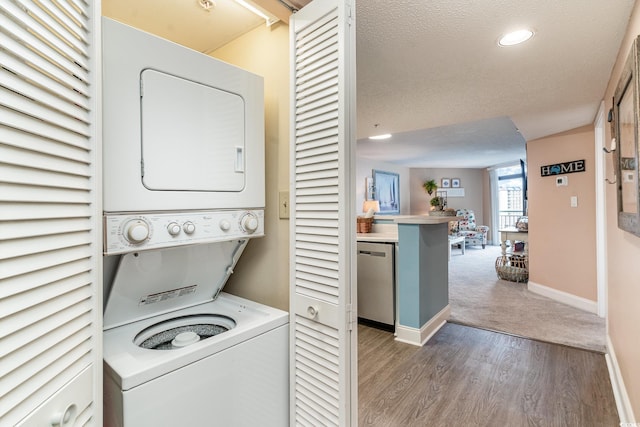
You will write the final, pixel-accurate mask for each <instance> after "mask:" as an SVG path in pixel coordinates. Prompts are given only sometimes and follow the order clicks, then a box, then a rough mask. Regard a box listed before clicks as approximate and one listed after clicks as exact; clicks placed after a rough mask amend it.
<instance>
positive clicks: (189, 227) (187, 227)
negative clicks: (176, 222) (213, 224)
mask: <svg viewBox="0 0 640 427" xmlns="http://www.w3.org/2000/svg"><path fill="white" fill-rule="evenodd" d="M182 229H183V230H184V232H185V233H187V234H193V232H194V231H196V226H195V224H194V223H192V222H191V221H187V222H185V223H184V224H182Z"/></svg>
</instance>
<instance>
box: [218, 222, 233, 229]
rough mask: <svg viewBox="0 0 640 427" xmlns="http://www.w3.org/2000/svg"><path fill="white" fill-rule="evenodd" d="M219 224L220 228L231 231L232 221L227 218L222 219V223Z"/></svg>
mask: <svg viewBox="0 0 640 427" xmlns="http://www.w3.org/2000/svg"><path fill="white" fill-rule="evenodd" d="M218 225H219V226H220V230H222V231H229V229H230V228H231V223H230V222H229V221H227V220H226V219H223V220H220V223H219V224H218Z"/></svg>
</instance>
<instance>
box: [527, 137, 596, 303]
mask: <svg viewBox="0 0 640 427" xmlns="http://www.w3.org/2000/svg"><path fill="white" fill-rule="evenodd" d="M594 141H595V133H594V129H593V126H585V127H582V128H579V129H575V130H572V131H569V132H565V133H562V134H557V135H553V136H549V137H546V138H541V139H537V140H533V141H528V142H527V163H528V175H529V181H528V183H529V259H530V262H529V280H530V281H531V282H534V283H536V284H538V285H543V286H547V287H549V288H553V289H556V290H559V291H562V292H566V293H569V294H571V295H575V296H578V297H582V298H586V299H588V300H591V301H596V299H597V288H596V267H595V265H596V242H595V231H594V230H595V187H594V186H595V154H594ZM582 159H585V160H586V172H578V173H572V174H567V175H566V177H567V178H568V181H569V185H567V186H561V187H558V186H556V182H555V181H556V180H555V177H553V176H547V177H541V176H540V167H541V166H544V165H551V164H555V163H562V162H568V161H572V160H582ZM571 196H577V198H578V207H576V208H572V207H571V205H570V197H571Z"/></svg>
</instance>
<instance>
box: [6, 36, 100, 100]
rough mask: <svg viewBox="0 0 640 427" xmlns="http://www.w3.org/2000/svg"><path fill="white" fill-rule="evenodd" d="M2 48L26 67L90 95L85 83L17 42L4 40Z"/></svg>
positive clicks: (85, 94)
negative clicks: (26, 49)
mask: <svg viewBox="0 0 640 427" xmlns="http://www.w3.org/2000/svg"><path fill="white" fill-rule="evenodd" d="M0 47H2V48H3V49H5V50H6V51H7V52H9V53H10V54H11V55H13V56H15V57H16V59H17V60H18V61H21V62H23V63H24V64H25V65H26V66H31V67H33V68H34V69H36V70H38V71H41V72H43V73H45V74H48V75H49V76H51V77H52V78H54V79H55V80H57V81H59V82H61V83H62V84H65V85H67V86H69V87H70V88H72V89H73V90H76V91H78V93H80V94H82V95H84V96H87V95H88V93H87V88H86V87H84V85H83V82H82V81H81V80H80V79H78V78H76V77H75V76H74V75H73V74H68V73H66V72H65V71H64V70H62V69H60V68H59V67H57V66H56V65H54V64H52V63H51V62H49V61H48V60H47V59H46V58H43V57H42V56H40V55H36V54H35V53H33V52H31V51H25V50H24V49H23V46H22V45H20V44H19V43H18V42H17V41H15V40H13V39H7V38H3V40H2V41H1V42H0ZM85 77H86V76H85Z"/></svg>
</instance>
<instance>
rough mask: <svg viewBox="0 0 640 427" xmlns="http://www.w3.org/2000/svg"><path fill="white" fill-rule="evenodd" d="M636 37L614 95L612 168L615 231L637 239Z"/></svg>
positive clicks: (639, 209) (639, 232)
mask: <svg viewBox="0 0 640 427" xmlns="http://www.w3.org/2000/svg"><path fill="white" fill-rule="evenodd" d="M639 39H640V37H639V38H636V39H635V40H634V42H633V45H632V46H631V51H630V52H629V56H628V57H627V61H626V62H625V65H624V69H623V70H622V74H621V76H620V80H619V81H618V85H617V86H616V91H615V93H614V95H613V117H612V119H613V123H612V127H611V129H612V133H613V135H612V136H613V137H614V138H615V139H616V145H617V148H616V152H615V154H616V155H615V162H614V163H615V167H616V186H617V202H618V209H617V211H618V228H620V229H622V230H625V231H628V232H630V233H633V234H635V235H637V236H640V197H638V196H639V190H640V187H639V184H638V182H639V180H638V121H639V120H638V116H639V114H640V112H639V111H638V102H639V98H638V86H639V83H640V78H639V76H638V60H640V57H639V55H638V43H639V41H638V40H639Z"/></svg>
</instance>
